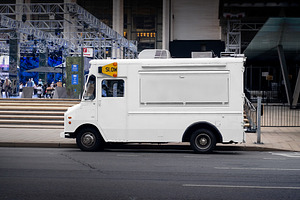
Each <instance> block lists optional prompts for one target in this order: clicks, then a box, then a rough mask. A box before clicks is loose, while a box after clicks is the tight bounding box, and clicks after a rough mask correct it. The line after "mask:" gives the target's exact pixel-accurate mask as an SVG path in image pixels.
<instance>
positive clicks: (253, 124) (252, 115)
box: [244, 97, 257, 132]
mask: <svg viewBox="0 0 300 200" xmlns="http://www.w3.org/2000/svg"><path fill="white" fill-rule="evenodd" d="M244 114H245V115H246V119H247V120H248V123H249V124H248V125H247V126H245V127H246V132H255V131H256V129H257V111H256V108H255V106H254V105H253V104H252V103H251V101H249V99H248V98H247V97H245V101H244Z"/></svg>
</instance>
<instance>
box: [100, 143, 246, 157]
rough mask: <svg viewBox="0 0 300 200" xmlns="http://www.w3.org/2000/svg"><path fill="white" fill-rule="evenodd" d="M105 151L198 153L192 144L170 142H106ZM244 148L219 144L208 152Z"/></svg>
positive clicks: (228, 152)
mask: <svg viewBox="0 0 300 200" xmlns="http://www.w3.org/2000/svg"><path fill="white" fill-rule="evenodd" d="M102 151H104V152H128V153H130V152H131V153H132V152H134V153H182V154H186V153H188V154H196V153H194V151H193V150H192V149H191V147H190V145H185V144H180V145H169V144H115V143H114V144H106V146H105V147H104V150H102ZM241 151H243V149H240V148H238V147H234V146H228V147H227V146H226V147H224V146H217V147H216V149H215V150H214V151H213V152H212V153H207V154H228V155H232V154H241Z"/></svg>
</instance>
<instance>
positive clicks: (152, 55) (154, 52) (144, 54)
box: [139, 49, 171, 59]
mask: <svg viewBox="0 0 300 200" xmlns="http://www.w3.org/2000/svg"><path fill="white" fill-rule="evenodd" d="M168 58H171V54H170V52H169V51H168V50H165V49H145V50H143V51H141V53H140V54H139V59H168Z"/></svg>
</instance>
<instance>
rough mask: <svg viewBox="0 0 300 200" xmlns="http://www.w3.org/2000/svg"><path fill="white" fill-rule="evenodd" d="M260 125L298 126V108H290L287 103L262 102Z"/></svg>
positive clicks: (299, 118)
mask: <svg viewBox="0 0 300 200" xmlns="http://www.w3.org/2000/svg"><path fill="white" fill-rule="evenodd" d="M262 112H263V114H262V116H261V126H264V127H300V109H291V107H290V105H289V104H287V103H265V104H263V110H262Z"/></svg>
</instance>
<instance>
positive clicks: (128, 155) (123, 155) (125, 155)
mask: <svg viewBox="0 0 300 200" xmlns="http://www.w3.org/2000/svg"><path fill="white" fill-rule="evenodd" d="M117 156H118V157H138V155H133V154H131V155H130V154H117Z"/></svg>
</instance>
